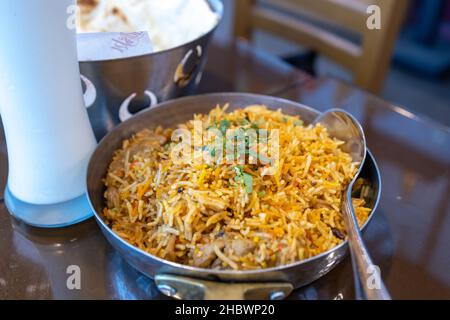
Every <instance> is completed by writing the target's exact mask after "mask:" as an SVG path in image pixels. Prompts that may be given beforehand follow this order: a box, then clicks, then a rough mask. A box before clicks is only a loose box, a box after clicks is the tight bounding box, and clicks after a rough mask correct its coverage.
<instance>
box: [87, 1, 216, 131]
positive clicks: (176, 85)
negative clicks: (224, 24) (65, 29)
mask: <svg viewBox="0 0 450 320" xmlns="http://www.w3.org/2000/svg"><path fill="white" fill-rule="evenodd" d="M207 1H208V3H209V5H210V7H211V9H212V10H213V11H214V12H215V13H216V14H217V16H218V17H219V21H218V24H219V23H220V20H221V18H222V15H223V5H222V2H221V1H220V0H207ZM216 28H217V25H216V27H215V28H213V29H212V30H210V31H209V32H208V33H206V34H204V35H203V36H201V37H199V38H197V39H195V40H193V41H190V42H188V43H185V44H183V45H180V46H178V47H175V48H171V49H168V50H163V51H159V52H155V53H151V54H146V55H141V56H136V57H130V58H123V59H114V60H97V61H95V60H94V61H80V72H81V74H82V77H81V78H82V80H83V81H82V82H83V86H84V90H85V102H86V107H87V108H88V114H89V117H90V119H91V121H92V124H93V127H94V128H95V129H94V130H95V135H96V137H97V138H98V139H100V138H102V137H103V136H104V135H105V134H106V133H107V132H109V131H110V130H111V129H112V128H114V127H115V126H116V125H117V124H119V123H120V122H122V121H124V120H126V119H127V118H129V117H130V116H131V115H132V114H134V113H136V112H138V111H142V110H143V109H145V108H149V107H151V106H152V105H155V104H156V103H158V102H161V101H166V100H168V99H172V98H177V97H181V96H185V95H188V94H190V93H192V92H193V90H194V89H195V88H196V86H197V85H198V83H199V82H200V79H201V76H202V70H203V67H204V64H205V62H206V55H207V49H208V44H209V42H210V40H211V38H212V36H213V33H214V31H215V29H216Z"/></svg>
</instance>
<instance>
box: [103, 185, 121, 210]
mask: <svg viewBox="0 0 450 320" xmlns="http://www.w3.org/2000/svg"><path fill="white" fill-rule="evenodd" d="M105 198H106V205H107V206H108V208H109V209H112V208H118V207H119V206H120V196H119V190H117V188H115V187H109V188H108V189H106V191H105Z"/></svg>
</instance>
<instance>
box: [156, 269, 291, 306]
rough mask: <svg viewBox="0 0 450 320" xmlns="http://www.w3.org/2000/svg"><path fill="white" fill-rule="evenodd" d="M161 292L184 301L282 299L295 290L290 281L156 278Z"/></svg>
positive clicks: (160, 276) (173, 276)
mask: <svg viewBox="0 0 450 320" xmlns="http://www.w3.org/2000/svg"><path fill="white" fill-rule="evenodd" d="M155 283H156V286H157V288H158V290H159V291H160V292H161V293H162V294H164V295H166V296H168V297H171V298H175V299H180V300H181V299H183V300H281V299H284V298H286V297H287V296H288V295H289V294H290V293H291V292H292V290H293V289H294V287H293V286H292V284H290V283H287V282H260V283H258V282H255V283H224V282H218V281H217V282H216V281H207V280H201V279H194V278H189V277H182V276H177V275H170V274H159V275H156V276H155Z"/></svg>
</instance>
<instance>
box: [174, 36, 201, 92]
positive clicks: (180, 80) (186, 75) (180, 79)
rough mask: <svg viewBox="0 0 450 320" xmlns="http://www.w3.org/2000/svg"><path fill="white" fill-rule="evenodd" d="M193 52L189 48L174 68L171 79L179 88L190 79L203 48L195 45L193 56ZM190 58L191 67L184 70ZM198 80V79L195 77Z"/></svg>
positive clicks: (198, 63)
mask: <svg viewBox="0 0 450 320" xmlns="http://www.w3.org/2000/svg"><path fill="white" fill-rule="evenodd" d="M193 54H194V50H193V49H190V50H189V51H188V52H187V53H186V55H185V56H184V57H183V59H182V60H181V62H180V63H179V64H178V66H177V69H176V70H175V75H174V77H173V81H174V82H175V84H176V85H177V86H178V87H179V88H183V87H185V86H187V84H188V83H189V82H190V81H191V79H192V76H193V75H194V74H195V72H196V71H197V69H198V67H199V65H200V62H201V58H202V55H203V49H202V47H201V46H200V45H197V46H196V47H195V56H192V55H193ZM190 59H193V62H192V63H193V67H191V68H190V70H188V71H186V70H185V69H186V67H187V65H188V62H190ZM196 80H198V79H196Z"/></svg>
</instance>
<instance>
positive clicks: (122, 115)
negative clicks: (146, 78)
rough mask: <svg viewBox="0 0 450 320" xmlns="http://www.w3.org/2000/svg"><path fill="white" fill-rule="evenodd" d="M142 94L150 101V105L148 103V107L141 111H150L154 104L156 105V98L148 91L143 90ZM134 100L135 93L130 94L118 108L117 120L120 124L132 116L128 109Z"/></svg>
mask: <svg viewBox="0 0 450 320" xmlns="http://www.w3.org/2000/svg"><path fill="white" fill-rule="evenodd" d="M144 94H145V95H146V96H147V97H148V98H149V99H150V103H149V105H148V106H147V107H145V108H144V109H142V110H141V111H144V110H147V109H150V108H151V107H153V106H155V105H156V104H158V98H157V97H156V95H155V94H154V93H153V92H151V91H149V90H145V91H144ZM134 98H136V93H133V94H131V95H130V96H129V97H128V98H126V99H125V100H124V101H123V102H122V104H121V105H120V108H119V119H120V121H121V122H124V121H126V120H128V119H130V118H131V117H132V116H133V114H132V113H131V112H130V110H129V108H128V107H129V106H130V103H131V101H132V100H133V99H134Z"/></svg>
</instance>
